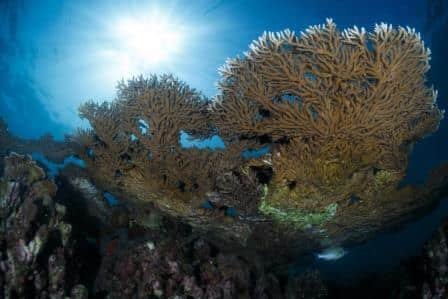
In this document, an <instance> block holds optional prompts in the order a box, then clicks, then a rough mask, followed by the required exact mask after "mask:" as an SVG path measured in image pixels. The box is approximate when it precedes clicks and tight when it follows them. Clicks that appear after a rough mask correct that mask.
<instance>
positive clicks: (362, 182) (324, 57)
mask: <svg viewBox="0 0 448 299" xmlns="http://www.w3.org/2000/svg"><path fill="white" fill-rule="evenodd" d="M429 60H430V51H429V49H428V48H426V47H425V45H424V43H423V41H422V39H421V37H420V35H419V34H418V33H417V32H415V30H414V29H411V28H403V27H393V26H391V25H387V24H379V25H376V26H375V28H374V30H373V31H372V32H367V31H366V30H365V29H363V28H357V27H353V28H349V29H345V30H343V31H340V30H338V29H337V27H336V25H335V23H333V21H332V20H330V19H329V20H327V22H326V24H323V25H318V26H312V27H309V28H308V29H307V30H306V31H305V32H302V33H301V34H300V35H296V34H295V33H294V32H293V31H290V30H284V31H282V32H279V33H265V34H263V35H262V36H261V37H260V38H259V39H258V40H256V41H254V42H253V43H252V45H251V46H250V49H249V51H248V52H246V53H245V56H244V57H242V58H236V59H231V60H229V61H228V62H227V63H226V65H225V66H224V67H223V68H222V69H221V75H222V79H221V80H220V82H219V88H220V94H219V95H218V96H217V98H216V99H215V101H209V100H207V99H205V98H204V97H203V96H202V95H201V94H200V93H198V92H197V91H195V90H194V89H192V88H190V87H188V86H187V85H186V84H185V83H183V82H182V81H180V80H178V79H177V78H175V77H173V76H172V75H161V76H155V75H153V76H151V77H149V78H143V77H140V78H134V79H131V80H129V81H128V82H121V83H120V84H119V85H118V92H117V98H116V99H115V100H114V101H113V102H110V103H103V104H97V103H93V102H88V103H86V104H84V105H83V106H81V108H80V115H81V117H82V118H85V119H87V120H88V121H89V123H90V125H91V128H90V129H87V130H80V131H79V132H78V134H76V135H75V136H72V138H71V145H72V146H73V148H74V149H75V151H76V152H77V154H78V155H79V156H80V157H82V159H84V160H85V161H86V164H87V168H86V170H87V172H88V173H89V175H90V176H91V177H92V179H93V181H94V183H95V184H97V185H98V186H100V188H102V189H103V190H107V191H109V192H112V193H117V194H118V195H119V197H120V198H124V199H129V201H130V202H132V203H134V204H136V205H142V206H144V205H145V204H148V203H151V204H154V205H155V206H156V208H158V209H160V210H161V211H162V212H164V213H165V214H166V215H169V216H172V217H176V218H177V219H182V220H183V221H185V222H187V223H189V224H191V225H192V226H193V227H194V228H195V229H197V230H200V231H203V232H213V234H214V235H215V236H217V235H219V236H221V238H222V239H224V240H225V241H226V242H230V243H231V242H233V241H235V240H238V241H239V242H240V244H243V245H245V246H246V245H247V246H254V247H257V249H260V250H263V249H269V248H272V245H273V243H275V244H276V245H279V246H281V244H286V243H287V244H288V245H289V246H290V247H291V248H293V247H294V246H298V247H301V249H305V247H306V248H307V249H313V248H314V247H319V246H321V247H322V246H329V245H334V244H335V243H341V242H344V241H346V240H348V239H359V238H362V237H363V236H365V235H367V232H373V231H375V230H378V229H382V228H385V226H387V225H391V224H393V223H397V222H399V220H400V219H403V218H405V217H408V216H409V215H410V214H411V213H412V212H415V210H416V209H418V208H420V207H423V206H424V205H426V204H428V203H430V202H432V201H433V200H435V199H436V198H437V194H436V192H432V190H431V189H434V188H436V189H437V188H439V187H440V186H441V185H444V184H446V181H441V182H439V183H440V184H437V186H436V185H434V186H426V187H421V188H417V187H412V186H406V187H404V188H398V184H399V182H400V181H401V180H402V179H403V178H404V176H405V174H406V168H407V160H408V155H409V152H410V151H411V149H412V145H413V144H414V143H415V142H417V141H419V140H421V139H422V138H424V137H425V136H427V135H429V134H431V133H432V132H434V131H435V130H436V129H437V128H438V125H439V122H440V121H441V119H442V118H443V111H442V110H440V109H439V108H438V107H437V105H436V99H437V92H436V91H435V90H434V89H433V88H432V87H430V86H429V85H428V84H427V81H426V73H427V71H428V69H429ZM182 133H187V134H189V135H190V136H193V137H197V138H205V137H210V136H215V135H219V136H220V137H221V138H222V139H223V142H224V144H225V148H224V149H221V148H220V149H215V150H211V149H199V148H185V147H182V145H181V143H180V135H181V134H182ZM257 149H268V150H269V152H264V153H263V154H260V155H254V156H250V157H247V155H245V153H247V152H248V151H249V152H257ZM278 224H280V225H278ZM258 234H261V235H262V236H259V235H258ZM266 239H269V241H266V242H265V240H266ZM305 239H306V242H305V241H304V240H305ZM260 240H261V241H263V245H259V244H260ZM285 240H288V241H285ZM255 241H257V242H258V244H256V243H257V242H255ZM269 242H271V243H269ZM248 244H249V245H248ZM265 245H266V246H265Z"/></svg>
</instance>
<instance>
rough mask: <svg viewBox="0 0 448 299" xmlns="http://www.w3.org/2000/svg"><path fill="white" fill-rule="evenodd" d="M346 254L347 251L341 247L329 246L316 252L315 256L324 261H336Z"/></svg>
mask: <svg viewBox="0 0 448 299" xmlns="http://www.w3.org/2000/svg"><path fill="white" fill-rule="evenodd" d="M346 254H347V251H346V250H345V249H344V248H342V247H330V248H327V249H324V250H323V251H322V252H320V253H317V254H316V257H317V258H318V259H321V260H324V261H336V260H338V259H340V258H342V257H343V256H345V255H346Z"/></svg>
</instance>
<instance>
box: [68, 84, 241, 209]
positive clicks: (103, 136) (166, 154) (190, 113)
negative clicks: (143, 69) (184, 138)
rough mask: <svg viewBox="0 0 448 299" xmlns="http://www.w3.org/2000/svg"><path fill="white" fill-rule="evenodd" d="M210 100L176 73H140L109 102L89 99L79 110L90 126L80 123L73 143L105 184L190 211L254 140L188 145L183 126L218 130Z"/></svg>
mask: <svg viewBox="0 0 448 299" xmlns="http://www.w3.org/2000/svg"><path fill="white" fill-rule="evenodd" d="M207 108H208V102H207V101H206V100H205V99H204V98H203V97H202V96H201V95H200V94H199V93H198V92H196V91H195V90H193V89H190V88H189V87H188V86H187V85H186V84H184V83H183V82H181V81H178V80H177V79H176V78H174V77H173V76H170V75H163V76H160V77H157V76H152V77H150V78H149V79H144V78H142V77H140V78H137V79H133V80H130V81H129V82H127V83H124V82H122V83H120V84H119V86H118V96H117V99H116V100H115V101H114V102H112V103H103V104H95V103H93V102H89V103H86V104H84V105H83V106H82V107H81V108H80V115H81V117H83V118H86V119H87V120H89V122H90V124H91V127H92V129H91V130H84V131H83V130H81V131H79V133H78V135H77V136H76V137H75V138H73V144H74V145H75V148H76V150H77V152H78V154H79V155H80V156H81V157H82V158H83V159H84V160H85V161H86V162H87V164H88V169H90V172H91V174H92V176H93V177H94V178H95V179H96V181H97V182H100V183H101V184H102V187H103V188H107V189H110V190H117V191H120V192H124V193H126V194H129V195H132V196H134V197H137V198H138V199H140V200H141V201H151V202H154V203H155V204H156V205H157V206H158V207H159V208H162V209H163V210H169V211H170V213H171V214H173V213H174V215H184V216H185V215H192V214H194V212H193V211H194V210H195V209H197V208H199V207H200V206H201V204H202V203H203V202H204V200H205V199H206V193H207V192H212V191H214V190H215V189H216V188H217V182H216V179H217V177H218V176H219V175H220V174H221V173H226V172H232V171H238V169H239V167H240V165H241V163H242V157H241V155H240V153H241V151H242V150H243V149H244V147H245V145H247V144H249V143H247V142H246V143H233V144H228V145H227V147H226V149H225V150H210V149H198V148H183V147H182V146H181V144H180V141H179V134H180V133H181V131H182V132H186V133H188V134H190V135H192V136H195V137H198V138H202V137H207V136H210V135H212V134H213V128H212V126H211V124H210V117H209V112H208V109H207ZM235 196H236V197H237V195H235ZM236 200H237V199H236Z"/></svg>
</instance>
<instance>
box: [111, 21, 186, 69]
mask: <svg viewBox="0 0 448 299" xmlns="http://www.w3.org/2000/svg"><path fill="white" fill-rule="evenodd" d="M116 26H117V27H116V34H117V37H118V40H119V42H120V43H121V46H120V51H122V53H121V54H124V56H125V57H126V60H127V61H128V63H130V64H136V65H140V66H142V65H144V66H146V67H148V66H154V65H156V64H160V63H163V62H169V60H170V59H172V57H173V55H175V54H176V52H178V51H180V49H181V47H182V33H181V28H180V27H179V26H176V25H175V24H174V23H172V22H170V20H169V19H168V18H164V17H162V16H161V15H158V14H153V15H149V16H147V17H144V18H127V19H121V20H120V21H119V22H118V23H117V24H116Z"/></svg>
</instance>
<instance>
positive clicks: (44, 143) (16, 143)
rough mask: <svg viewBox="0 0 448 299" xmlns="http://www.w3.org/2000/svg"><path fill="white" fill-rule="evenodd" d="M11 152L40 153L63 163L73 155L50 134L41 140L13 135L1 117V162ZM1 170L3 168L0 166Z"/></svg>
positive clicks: (70, 150) (66, 146)
mask: <svg viewBox="0 0 448 299" xmlns="http://www.w3.org/2000/svg"><path fill="white" fill-rule="evenodd" d="M10 152H16V153H19V154H32V153H33V152H39V153H41V154H43V155H44V156H45V157H47V158H48V159H50V160H52V161H54V162H57V163H62V162H63V161H64V158H66V157H67V156H69V155H71V154H73V151H72V149H71V148H70V147H69V146H68V145H67V143H65V142H59V141H56V140H54V139H53V137H52V136H51V135H50V134H46V135H44V136H42V137H41V138H39V139H23V138H19V137H17V136H14V135H12V134H11V133H10V132H9V130H8V126H7V125H6V122H5V121H4V120H3V119H2V118H1V117H0V158H1V159H0V161H1V163H3V157H5V156H7V155H8V154H9V153H10ZM0 166H1V167H0V169H3V166H2V165H1V164H0Z"/></svg>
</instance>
